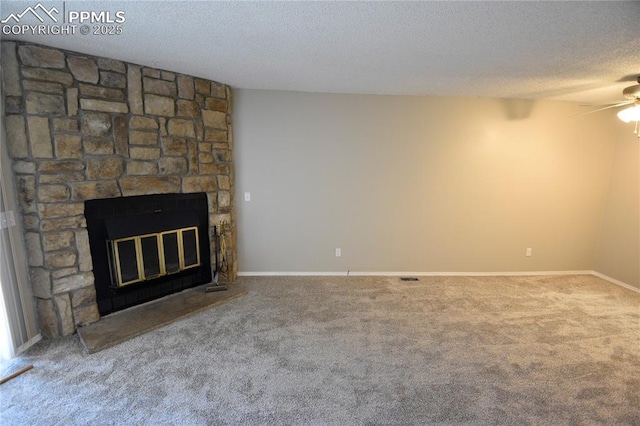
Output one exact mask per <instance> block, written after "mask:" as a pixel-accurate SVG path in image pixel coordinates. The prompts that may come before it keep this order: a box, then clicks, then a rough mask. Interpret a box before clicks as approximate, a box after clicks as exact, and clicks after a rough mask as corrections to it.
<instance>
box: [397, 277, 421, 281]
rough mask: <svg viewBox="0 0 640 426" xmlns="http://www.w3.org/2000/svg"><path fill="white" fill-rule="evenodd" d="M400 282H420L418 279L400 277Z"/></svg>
mask: <svg viewBox="0 0 640 426" xmlns="http://www.w3.org/2000/svg"><path fill="white" fill-rule="evenodd" d="M400 281H418V279H417V278H416V277H400Z"/></svg>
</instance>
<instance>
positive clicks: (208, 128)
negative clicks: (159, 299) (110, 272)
mask: <svg viewBox="0 0 640 426" xmlns="http://www.w3.org/2000/svg"><path fill="white" fill-rule="evenodd" d="M2 71H3V80H4V88H5V115H6V117H5V127H6V132H7V140H6V143H7V148H8V152H9V155H10V157H11V158H12V159H13V164H12V166H13V172H14V175H15V180H16V185H17V189H18V198H19V204H20V207H21V210H22V211H21V213H22V218H23V227H24V229H25V242H26V247H27V257H28V263H29V271H30V277H31V284H32V289H33V294H34V296H35V299H36V306H37V312H38V315H39V322H40V327H41V331H42V333H43V335H45V336H46V337H57V336H65V335H68V334H71V333H73V332H74V331H75V329H76V327H77V326H79V325H84V324H89V323H91V322H94V321H96V320H97V319H98V318H99V314H98V310H97V305H96V302H95V289H94V287H93V281H94V276H93V273H92V261H91V254H90V249H89V240H88V234H87V231H86V222H85V218H84V201H86V200H91V199H102V198H113V197H121V196H132V195H145V194H166V193H192V192H206V193H207V196H208V199H209V208H210V224H211V225H215V224H220V223H221V222H226V223H227V224H228V226H227V228H226V231H227V247H228V253H227V258H228V259H229V264H230V265H231V268H230V269H231V272H230V274H229V279H230V280H233V279H234V278H235V274H236V271H237V269H236V261H235V259H236V249H235V246H236V238H235V215H234V208H233V203H234V200H233V163H232V158H233V155H232V148H233V147H232V136H231V123H230V120H231V109H230V101H231V91H230V88H229V87H228V86H226V85H223V84H220V83H217V82H214V81H209V80H204V79H200V78H195V77H191V76H187V75H183V74H178V73H174V72H168V71H164V70H158V69H154V68H149V67H144V66H140V65H134V64H129V63H124V62H121V61H117V60H113V59H106V58H97V57H93V56H88V55H82V54H77V53H72V52H66V51H62V50H59V49H54V48H50V47H45V46H38V45H34V44H27V43H20V42H2Z"/></svg>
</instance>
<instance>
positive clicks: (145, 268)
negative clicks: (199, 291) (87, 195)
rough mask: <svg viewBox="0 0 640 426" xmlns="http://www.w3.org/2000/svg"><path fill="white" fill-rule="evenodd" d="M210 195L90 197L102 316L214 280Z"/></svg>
mask: <svg viewBox="0 0 640 426" xmlns="http://www.w3.org/2000/svg"><path fill="white" fill-rule="evenodd" d="M207 206H208V202H207V194H206V193H195V194H159V195H143V196H134V197H121V198H112V199H100V200H90V201H86V202H85V217H86V220H87V231H88V233H89V245H90V247H91V257H92V261H93V272H94V275H95V283H94V284H95V287H96V301H97V304H98V310H99V312H100V314H101V315H106V314H109V313H112V312H116V311H119V310H122V309H126V308H128V307H131V306H135V305H138V304H141V303H145V302H148V301H150V300H154V299H157V298H160V297H163V296H166V295H168V294H171V293H175V292H178V291H182V290H184V289H187V288H190V287H195V286H198V285H201V284H206V283H209V282H211V279H212V272H211V265H210V262H209V261H208V260H209V259H210V258H211V256H210V254H211V247H210V243H209V241H210V239H209V220H208V212H207Z"/></svg>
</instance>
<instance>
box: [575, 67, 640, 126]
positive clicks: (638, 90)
mask: <svg viewBox="0 0 640 426" xmlns="http://www.w3.org/2000/svg"><path fill="white" fill-rule="evenodd" d="M637 81H638V84H635V85H633V86H629V87H627V88H625V89H624V90H623V91H622V96H624V98H625V99H626V101H624V102H620V103H617V104H613V105H607V106H605V107H602V108H598V109H594V110H592V111H587V112H585V113H582V114H579V115H578V116H580V115H586V114H591V113H593V112H598V111H603V110H605V109H610V108H620V107H623V106H626V105H632V106H630V107H629V108H625V109H623V110H621V111H618V114H617V115H618V118H619V119H620V120H622V121H624V122H625V123H630V122H632V121H635V122H636V128H635V130H634V132H633V133H635V134H637V135H638V138H640V132H638V122H640V76H639V77H638V78H637Z"/></svg>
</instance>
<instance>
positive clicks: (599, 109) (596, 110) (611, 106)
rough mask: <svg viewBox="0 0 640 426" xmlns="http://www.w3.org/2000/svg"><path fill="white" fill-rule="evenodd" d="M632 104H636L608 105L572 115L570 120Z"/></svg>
mask: <svg viewBox="0 0 640 426" xmlns="http://www.w3.org/2000/svg"><path fill="white" fill-rule="evenodd" d="M632 103H634V101H624V102H620V103H619V104H613V105H607V106H605V107H602V108H598V109H593V110H591V111H587V112H581V113H580V114H576V115H572V116H571V117H569V118H576V117H581V116H583V115H587V114H592V113H594V112H598V111H604V110H605V109H609V108H618V107H621V106H625V105H630V104H632Z"/></svg>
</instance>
